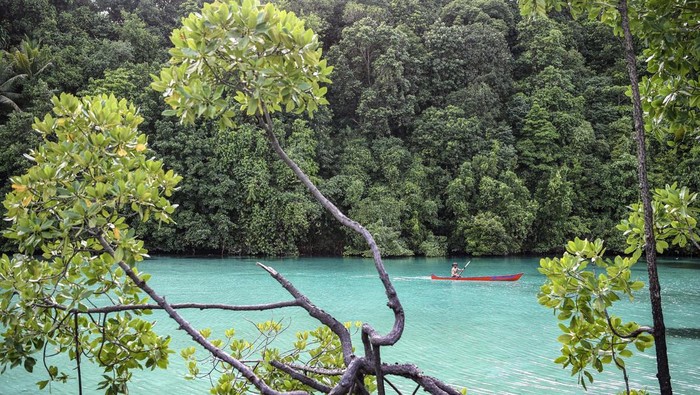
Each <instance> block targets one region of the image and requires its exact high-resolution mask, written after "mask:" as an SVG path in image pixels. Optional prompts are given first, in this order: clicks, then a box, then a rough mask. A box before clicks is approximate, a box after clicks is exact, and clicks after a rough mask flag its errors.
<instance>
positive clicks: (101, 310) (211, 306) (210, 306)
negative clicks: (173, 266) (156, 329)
mask: <svg viewBox="0 0 700 395" xmlns="http://www.w3.org/2000/svg"><path fill="white" fill-rule="evenodd" d="M299 306H300V304H299V302H298V301H296V300H291V301H287V302H277V303H269V304H259V305H242V306H236V305H228V304H217V303H172V304H171V305H170V307H172V308H173V309H175V310H181V309H198V310H229V311H264V310H272V309H278V308H283V307H299ZM37 307H45V308H55V309H58V310H63V311H70V312H71V313H87V314H107V313H116V312H120V311H134V310H163V309H164V308H163V307H162V306H159V305H157V304H135V305H113V306H105V307H95V308H91V309H87V310H78V309H75V308H73V309H71V308H68V307H67V306H64V305H60V304H58V303H53V302H48V304H46V305H37Z"/></svg>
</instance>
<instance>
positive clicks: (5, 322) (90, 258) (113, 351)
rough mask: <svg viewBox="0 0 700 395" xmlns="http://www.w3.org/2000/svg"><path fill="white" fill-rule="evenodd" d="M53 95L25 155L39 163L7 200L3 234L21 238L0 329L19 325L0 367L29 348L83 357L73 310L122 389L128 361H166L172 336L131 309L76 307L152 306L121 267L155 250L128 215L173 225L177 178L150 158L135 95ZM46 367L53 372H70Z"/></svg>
mask: <svg viewBox="0 0 700 395" xmlns="http://www.w3.org/2000/svg"><path fill="white" fill-rule="evenodd" d="M52 103H53V105H54V109H53V114H47V115H46V116H45V117H44V118H43V119H38V118H37V119H35V122H34V125H33V127H34V129H35V130H36V131H37V132H38V133H40V134H41V136H42V137H43V142H42V144H41V145H39V146H38V147H37V148H36V149H34V150H32V151H31V152H30V153H29V155H27V157H28V158H29V159H31V160H32V161H33V162H34V166H33V167H31V168H30V169H29V170H28V171H27V172H26V173H25V174H23V175H21V176H17V177H12V178H11V182H12V189H13V191H12V192H11V193H9V194H7V196H6V199H5V201H4V206H5V208H6V209H7V214H6V220H8V221H10V222H11V225H10V227H9V229H7V231H5V232H4V236H5V237H8V238H11V239H14V240H16V241H17V243H18V251H19V252H20V253H21V254H17V255H15V256H14V257H12V258H11V259H10V258H8V257H6V256H3V257H2V259H0V306H2V311H3V312H4V314H0V327H2V328H5V330H7V331H9V332H11V333H12V336H10V337H7V338H3V339H6V340H3V341H2V342H0V365H4V364H6V363H9V364H10V365H16V364H19V363H23V364H24V365H25V367H27V368H28V369H31V367H32V366H33V364H32V360H33V359H32V355H33V354H34V353H35V352H36V351H37V350H40V349H41V348H42V347H45V346H46V345H47V344H50V345H51V347H53V348H56V349H57V350H58V351H59V352H62V353H68V356H69V358H73V359H74V358H76V355H75V354H74V351H73V350H75V345H74V344H73V342H74V341H75V336H74V334H73V332H72V331H73V328H74V325H76V324H75V323H74V322H73V319H72V318H73V317H70V316H71V315H73V314H76V316H77V320H78V323H77V325H78V326H79V331H80V332H81V333H82V334H84V336H83V335H81V336H80V337H79V340H78V341H79V342H80V345H79V347H80V349H81V350H82V351H83V355H85V356H86V358H87V359H90V360H92V361H93V362H95V363H97V364H98V365H100V366H102V367H103V368H104V369H105V373H110V372H112V373H114V375H112V376H109V375H105V380H104V381H103V382H102V383H100V388H104V389H106V391H107V392H110V391H113V390H120V388H122V387H124V386H125V383H126V382H127V381H128V379H129V377H130V373H129V370H130V369H132V368H143V367H147V368H155V367H161V368H164V367H166V366H167V362H168V354H169V353H171V351H170V350H169V348H168V343H169V338H164V337H159V336H157V335H156V334H155V333H154V332H153V330H152V324H151V323H148V322H146V321H144V320H141V319H139V318H136V317H133V316H132V314H131V313H113V314H111V315H110V316H109V319H107V318H106V317H105V319H104V320H100V319H88V318H87V317H86V316H84V315H80V314H78V313H80V312H86V311H87V310H88V309H89V308H91V307H94V306H104V305H108V304H113V303H123V304H141V303H145V302H146V299H145V298H143V297H141V290H140V289H139V288H137V287H136V286H135V285H134V284H133V282H132V281H131V280H127V279H126V276H125V273H124V271H123V270H122V269H121V268H120V267H118V266H117V263H118V262H122V261H123V262H125V263H127V264H129V265H132V266H133V265H135V264H136V262H138V261H141V260H142V259H143V258H144V257H145V256H146V250H145V249H144V248H143V242H142V241H140V240H138V239H137V238H135V234H134V230H133V229H131V228H130V227H129V225H128V223H127V221H126V215H129V214H132V215H133V214H136V218H140V219H142V220H143V221H146V220H148V219H149V218H156V219H158V220H159V221H163V222H170V221H171V217H170V215H171V214H172V213H173V211H174V210H175V205H172V204H170V202H169V201H168V199H167V197H168V196H170V195H171V194H172V192H173V191H174V190H175V187H176V185H177V183H178V182H179V181H180V177H179V176H178V175H176V174H174V173H173V172H172V171H166V170H165V169H164V168H163V164H162V162H160V161H156V160H154V159H152V158H149V156H150V153H149V152H148V146H147V139H146V136H145V135H143V134H140V133H139V132H138V129H137V127H138V125H139V124H140V123H141V122H142V118H141V117H140V116H139V115H138V112H137V110H136V108H135V107H134V106H133V105H132V104H131V103H129V102H127V101H126V100H118V99H116V98H115V97H114V96H106V95H101V96H94V97H86V98H78V97H75V96H72V95H67V94H62V95H61V96H60V97H54V98H53V99H52ZM147 155H149V156H147ZM111 250H113V251H114V252H113V253H111ZM106 251H110V253H108V252H106ZM133 270H134V271H135V272H136V273H137V275H139V277H140V278H141V279H143V280H146V279H147V278H148V275H146V274H138V270H137V268H136V267H135V266H133ZM39 306H41V308H39ZM134 314H136V315H140V314H141V312H138V311H137V312H135V313H134ZM74 317H75V316H74ZM9 332H8V333H9ZM88 334H89V335H88ZM48 372H49V380H60V381H65V380H66V378H67V376H66V375H65V374H63V373H60V372H58V370H57V369H51V368H49V369H48ZM47 384H48V383H47V382H46V381H41V382H40V383H39V387H45V386H46V385H47ZM124 388H125V387H124Z"/></svg>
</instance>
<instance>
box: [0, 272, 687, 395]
mask: <svg viewBox="0 0 700 395" xmlns="http://www.w3.org/2000/svg"><path fill="white" fill-rule="evenodd" d="M256 261H257V260H253V259H189V258H155V259H152V260H149V261H148V262H146V263H144V264H143V265H142V268H141V269H142V270H143V271H146V272H149V273H151V274H152V275H153V278H152V280H151V285H152V286H153V288H155V289H156V290H157V291H158V292H159V293H161V294H163V295H165V296H166V297H167V299H168V300H169V301H170V302H184V301H194V302H202V303H206V302H217V303H229V304H258V303H266V302H276V301H282V300H288V299H290V297H289V296H288V295H287V294H286V292H285V291H284V290H282V289H281V287H280V286H279V285H278V284H277V282H275V281H274V280H273V279H272V278H271V277H269V276H268V275H267V274H266V273H265V272H264V271H263V270H262V269H260V268H258V267H257V266H256V265H255V262H256ZM262 262H263V263H265V264H267V265H271V266H273V267H274V268H275V269H277V270H278V271H279V272H280V273H282V274H283V275H284V276H285V277H287V278H288V279H289V280H290V281H292V282H293V283H294V284H295V285H296V286H297V288H299V289H300V290H301V291H302V292H304V293H306V295H307V296H308V297H309V298H310V299H311V300H312V301H313V302H314V303H315V304H316V305H318V306H319V307H321V308H323V309H324V310H326V311H328V312H330V313H331V314H333V315H335V317H336V318H338V319H339V320H341V321H356V320H360V321H364V322H368V323H370V324H371V325H373V326H374V327H375V328H377V329H378V330H380V331H382V332H383V333H386V331H388V330H389V329H390V328H391V326H392V324H393V314H392V312H391V311H390V310H389V309H388V308H387V307H386V298H385V296H384V291H383V288H382V287H381V283H380V281H379V279H378V277H377V276H376V272H375V270H374V265H373V263H372V261H371V260H364V259H353V258H300V259H277V260H275V259H272V260H271V259H265V260H262ZM450 263H451V261H448V260H445V259H418V258H417V259H397V260H387V261H386V262H385V264H386V266H387V269H388V271H389V273H390V276H391V278H392V280H393V282H394V286H395V287H396V290H397V292H398V294H399V297H400V298H401V302H402V303H403V306H404V309H405V311H406V329H405V332H404V335H403V337H402V339H401V340H400V341H399V343H398V344H397V345H396V346H394V347H392V348H384V349H383V350H382V352H383V354H382V355H383V359H384V361H385V362H390V363H391V362H402V363H403V362H410V363H414V364H416V365H418V366H419V367H420V368H421V369H422V370H423V371H424V372H425V373H426V374H429V375H432V376H436V377H439V378H441V379H443V380H444V381H446V382H448V383H451V384H454V385H457V386H463V387H466V388H467V389H468V391H469V392H468V393H469V394H581V393H584V391H583V390H582V389H581V388H580V387H578V385H577V384H576V379H575V377H571V376H570V375H569V373H567V371H565V370H563V369H561V368H560V367H559V365H555V364H553V363H552V360H553V359H554V358H556V357H557V356H558V354H559V351H558V350H559V346H558V343H557V342H556V338H557V336H558V335H559V329H558V328H557V325H556V322H555V318H554V317H553V316H552V313H551V311H549V310H545V309H544V308H542V307H540V306H539V305H538V304H537V300H536V296H535V295H536V293H537V291H538V289H539V286H540V285H541V284H542V282H543V277H542V276H541V275H540V274H539V273H538V272H537V266H538V259H537V258H531V259H529V258H477V259H472V263H471V264H470V265H469V267H468V269H467V272H465V275H466V274H469V275H474V276H478V275H493V274H511V273H517V272H524V273H525V275H524V276H523V277H522V278H521V279H520V281H518V282H514V283H496V282H483V283H475V282H459V283H458V282H440V281H432V280H430V278H429V276H430V274H431V273H436V274H444V275H447V274H448V273H449V269H450ZM461 263H462V264H463V263H464V262H461ZM634 275H635V276H636V277H638V278H639V279H640V280H642V281H645V283H646V268H645V267H644V266H643V265H642V264H639V265H638V267H637V268H636V269H635V271H634ZM659 275H660V277H661V286H662V297H663V302H664V316H665V319H666V326H667V328H669V337H668V346H669V354H670V355H669V358H670V363H671V374H672V378H673V388H674V390H675V392H676V393H678V394H700V314H699V313H700V260H697V259H696V260H691V259H685V260H683V259H680V260H672V261H664V262H663V263H661V265H660V267H659ZM614 313H615V314H618V315H621V316H623V319H626V320H636V321H637V322H639V323H640V324H645V325H648V324H650V323H651V315H650V308H649V297H648V294H645V293H644V292H640V293H639V295H638V297H637V299H636V300H635V301H633V302H624V303H620V305H618V306H616V307H615V310H614ZM183 315H185V317H186V319H187V320H188V321H190V322H191V323H193V324H194V325H195V326H197V327H200V328H204V327H210V328H212V329H213V331H214V333H218V334H220V336H221V337H223V335H222V334H223V330H224V328H228V327H232V326H233V327H235V328H236V330H237V335H240V336H245V335H246V334H249V335H251V334H252V333H253V331H254V330H253V328H252V326H251V324H250V323H249V321H253V322H259V321H264V320H269V319H275V320H285V322H286V323H289V325H290V328H289V330H288V331H287V332H286V333H285V334H284V335H283V336H282V337H283V338H285V337H286V339H289V338H290V337H292V336H293V334H294V333H295V332H296V331H299V330H305V329H313V328H315V327H317V326H318V325H317V323H316V322H315V321H313V320H312V319H311V318H309V317H308V315H306V313H305V312H303V311H302V310H301V309H298V308H287V309H284V310H276V311H268V312H245V313H231V312H211V311H208V312H200V311H189V310H188V311H184V312H183ZM152 317H153V319H154V320H157V321H158V324H157V327H158V328H161V331H162V332H163V333H164V332H166V331H167V332H173V330H174V329H175V326H174V325H173V324H171V322H170V321H169V320H168V319H167V317H165V315H163V314H162V313H154V314H153V316H152ZM280 340H284V339H280ZM173 343H174V344H175V346H176V347H179V346H188V345H190V343H189V342H188V340H187V338H186V337H185V336H184V335H183V334H182V333H181V332H177V334H176V338H175V340H174V341H173ZM287 344H289V343H287ZM356 346H359V347H361V343H359V342H357V343H356ZM279 347H280V348H282V349H286V348H285V347H284V346H283V344H280V345H279ZM635 351H636V350H635ZM200 353H201V354H202V355H203V353H202V352H201V351H200ZM653 355H654V354H653V350H650V351H649V352H647V353H646V354H636V355H635V357H633V358H632V359H631V360H628V367H629V374H630V377H631V381H632V385H633V387H635V388H646V389H648V390H649V391H650V393H652V394H653V393H657V392H658V389H657V388H658V386H657V381H656V378H655V377H654V374H655V360H654V357H653ZM39 366H40V364H37V368H38V369H36V371H35V374H34V375H29V374H27V373H25V372H24V371H23V370H19V369H14V370H11V371H8V372H6V373H5V374H4V375H0V394H2V395H5V394H7V395H9V394H33V393H37V392H39V391H38V390H37V387H36V386H35V385H34V383H35V382H36V381H38V380H42V379H44V377H43V374H42V369H41V368H39ZM184 374H185V368H184V363H183V361H182V359H181V358H180V357H179V355H178V354H175V355H173V356H172V357H171V364H170V369H168V370H167V371H162V370H157V371H154V372H151V371H144V372H141V371H139V372H135V373H134V376H135V378H134V382H133V384H132V385H131V387H130V389H131V393H132V394H136V395H140V394H162V393H166V392H167V393H169V394H173V395H175V394H192V393H208V392H207V389H208V386H207V385H208V382H206V381H195V382H192V381H186V380H184V379H183V378H182V376H183V375H184ZM83 376H84V379H83V380H84V388H85V389H86V391H85V393H87V394H92V393H100V392H99V391H97V390H95V388H96V385H95V383H96V382H97V381H99V378H100V377H99V376H100V372H99V370H97V369H94V368H93V369H90V370H88V371H86V372H84V375H83ZM85 376H88V377H87V378H86V377H85ZM392 381H394V380H393V379H392ZM396 381H399V380H396ZM399 385H401V386H403V388H405V389H406V390H407V391H408V392H409V393H410V392H411V391H412V389H413V387H412V386H410V385H409V383H400V382H399ZM76 388H77V386H76V381H75V380H72V381H69V383H68V384H67V385H59V386H54V387H53V388H52V392H51V393H52V394H76V393H77V389H76ZM623 389H624V385H623V382H622V376H621V375H620V374H619V373H618V371H617V370H616V369H614V368H612V367H609V368H608V371H607V372H605V373H604V374H601V375H598V376H596V381H595V382H594V383H593V384H592V385H590V386H589V391H588V393H590V394H611V393H616V392H618V391H621V390H623ZM45 393H48V392H45Z"/></svg>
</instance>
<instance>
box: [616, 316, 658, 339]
mask: <svg viewBox="0 0 700 395" xmlns="http://www.w3.org/2000/svg"><path fill="white" fill-rule="evenodd" d="M605 319H606V320H607V321H608V327H609V328H610V330H611V331H612V333H613V334H614V335H615V336H617V337H619V338H620V339H632V338H635V337H637V336H639V335H641V334H642V333H648V334H650V335H652V336H654V328H652V327H650V326H640V327H639V328H637V329H636V330H634V331H632V332H630V333H629V334H627V335H623V334H621V333H619V332H618V331H617V330H615V327H613V324H612V321H611V320H610V315H609V314H608V309H605Z"/></svg>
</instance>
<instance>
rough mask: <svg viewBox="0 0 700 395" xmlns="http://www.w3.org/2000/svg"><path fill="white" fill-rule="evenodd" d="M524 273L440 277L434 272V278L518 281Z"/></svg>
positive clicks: (432, 276)
mask: <svg viewBox="0 0 700 395" xmlns="http://www.w3.org/2000/svg"><path fill="white" fill-rule="evenodd" d="M522 276H523V274H522V273H518V274H506V275H503V276H481V277H440V276H436V275H434V274H432V275H431V276H430V278H431V279H433V280H449V281H518V280H520V277H522Z"/></svg>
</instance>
